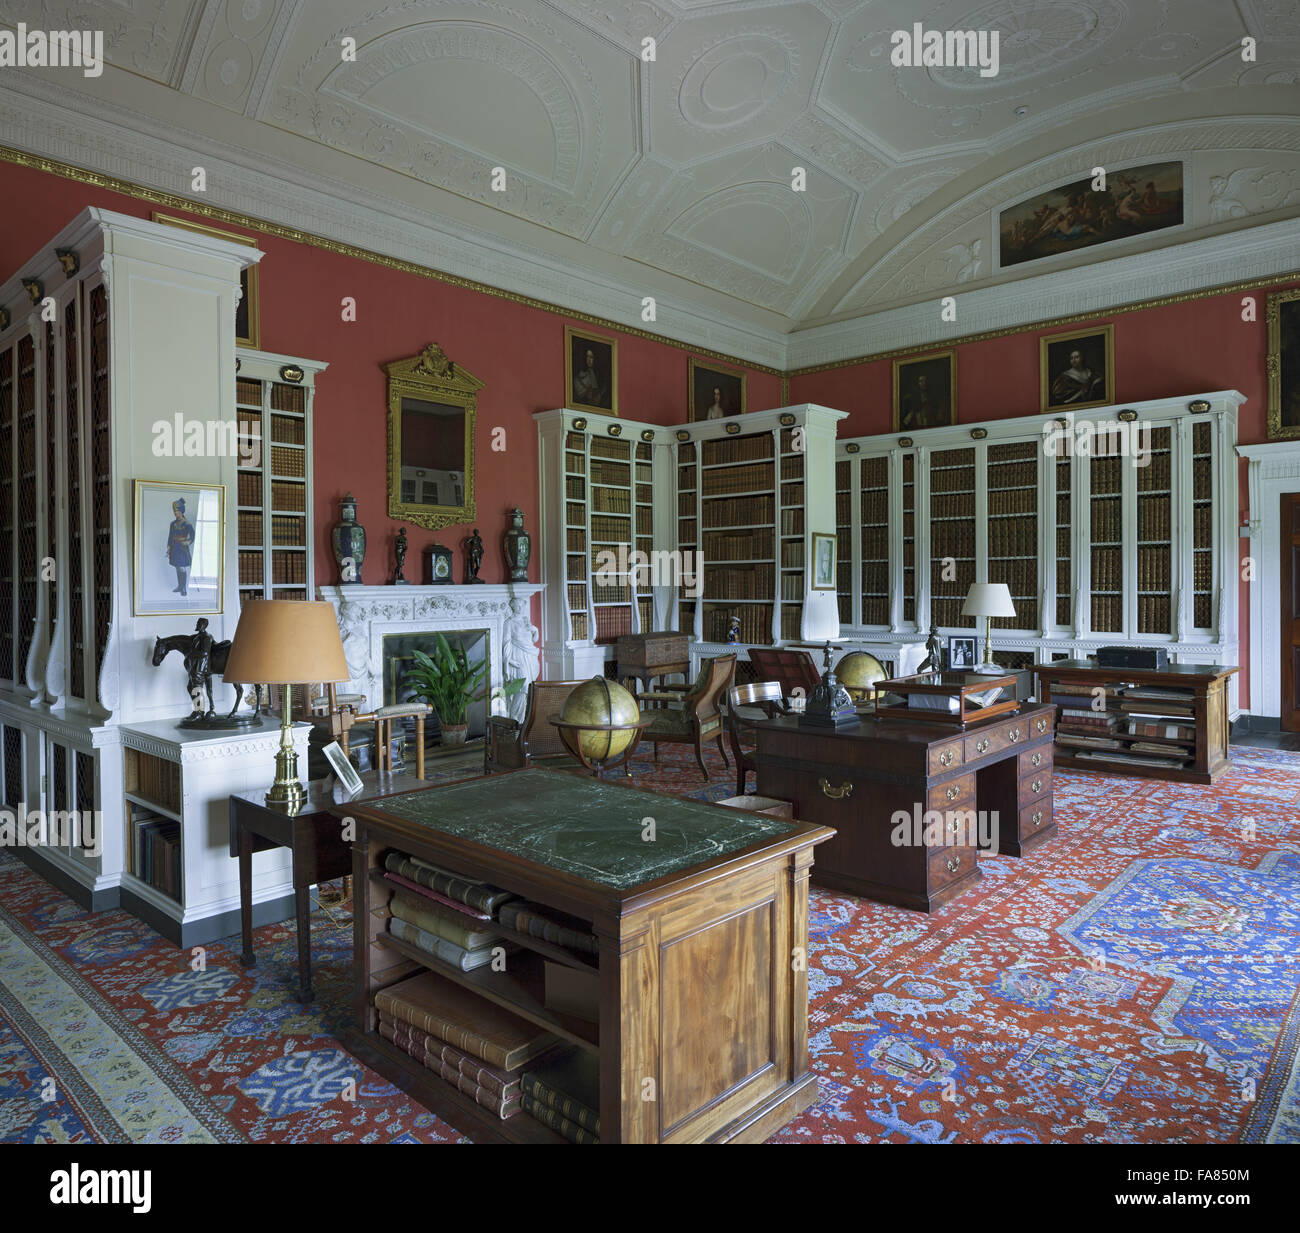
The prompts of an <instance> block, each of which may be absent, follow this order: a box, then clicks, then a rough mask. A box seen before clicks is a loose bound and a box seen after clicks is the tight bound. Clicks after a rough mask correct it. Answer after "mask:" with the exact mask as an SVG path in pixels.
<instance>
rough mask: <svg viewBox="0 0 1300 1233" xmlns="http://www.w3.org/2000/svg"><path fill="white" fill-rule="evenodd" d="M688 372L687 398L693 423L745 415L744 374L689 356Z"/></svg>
mask: <svg viewBox="0 0 1300 1233" xmlns="http://www.w3.org/2000/svg"><path fill="white" fill-rule="evenodd" d="M689 370H690V375H689V382H688V384H689V386H690V388H689V389H688V391H687V396H688V397H689V398H690V400H691V404H690V405H691V414H690V419H691V421H692V422H694V421H695V420H720V419H724V418H725V417H726V416H728V415H744V413H745V374H744V373H743V372H741V370H740V369H739V368H728V367H727V366H726V365H724V364H714V363H712V362H710V363H708V364H704V363H701V362H700V361H699V360H697V359H695V358H693V357H692V359H691V361H690V364H689Z"/></svg>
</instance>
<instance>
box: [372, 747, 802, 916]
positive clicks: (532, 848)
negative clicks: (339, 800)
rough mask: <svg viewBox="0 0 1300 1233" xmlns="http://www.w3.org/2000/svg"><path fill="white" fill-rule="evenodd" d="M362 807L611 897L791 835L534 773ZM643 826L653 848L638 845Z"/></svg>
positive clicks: (743, 818)
mask: <svg viewBox="0 0 1300 1233" xmlns="http://www.w3.org/2000/svg"><path fill="white" fill-rule="evenodd" d="M367 804H368V805H370V806H371V808H372V809H373V810H377V811H381V812H382V813H384V814H388V815H390V816H392V817H395V818H401V819H404V820H405V821H408V822H414V823H416V824H418V825H419V826H423V827H428V828H429V830H431V831H441V832H443V833H444V834H448V835H455V836H456V837H457V838H460V839H467V840H470V841H471V842H473V843H479V844H482V845H483V846H484V847H488V848H495V849H497V850H498V851H501V852H506V853H508V854H510V855H511V856H517V857H522V858H523V859H525V860H530V861H533V862H535V863H536V864H538V865H544V866H546V867H548V868H551V869H557V870H559V871H560V872H562V873H568V874H572V875H574V876H575V877H579V878H584V879H586V880H587V881H589V882H595V883H598V884H599V885H602V886H609V887H613V888H615V889H616V890H627V889H628V888H630V887H634V886H639V885H641V884H642V883H644V882H651V881H653V880H654V879H656V878H661V877H664V876H666V875H667V874H671V873H676V872H677V871H679V870H682V869H688V868H690V867H691V866H693V865H700V864H703V863H704V862H706V861H710V860H714V859H716V858H717V857H719V856H724V855H726V854H727V853H728V852H735V851H738V850H739V849H741V848H747V847H749V846H750V845H751V844H755V843H761V842H762V841H763V840H765V839H780V838H783V837H784V836H786V835H788V834H790V832H791V831H794V830H797V829H799V828H798V826H797V824H795V823H791V822H786V821H783V820H782V819H780V818H764V817H759V816H758V815H756V814H747V813H744V812H742V811H739V810H735V809H719V808H718V807H717V806H715V805H706V804H704V803H702V802H700V801H688V800H682V799H681V798H680V797H675V796H661V795H660V794H659V793H657V792H643V791H640V790H639V789H636V788H624V787H617V786H614V785H612V784H608V783H602V782H601V781H600V780H597V779H586V778H579V777H578V776H576V775H567V774H564V773H562V772H560V771H547V770H536V769H529V770H523V771H516V772H515V773H513V774H509V775H490V776H488V777H486V778H483V779H472V780H467V781H465V782H463V783H453V784H448V785H446V786H445V787H440V788H427V789H424V790H422V791H418V792H407V793H404V794H402V795H400V796H394V797H390V798H388V799H386V800H381V801H374V802H367ZM650 818H653V819H654V838H653V839H643V838H642V834H643V832H645V831H646V828H647V826H648V822H647V819H650Z"/></svg>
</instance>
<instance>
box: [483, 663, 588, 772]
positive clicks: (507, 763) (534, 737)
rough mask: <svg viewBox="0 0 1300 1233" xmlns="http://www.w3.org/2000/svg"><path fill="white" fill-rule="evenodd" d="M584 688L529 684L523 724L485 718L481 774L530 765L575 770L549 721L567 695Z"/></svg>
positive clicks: (575, 683)
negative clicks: (569, 767)
mask: <svg viewBox="0 0 1300 1233" xmlns="http://www.w3.org/2000/svg"><path fill="white" fill-rule="evenodd" d="M585 684H586V682H585V681H533V682H532V683H531V684H530V685H529V686H528V705H527V707H526V709H525V710H524V720H523V723H520V722H519V721H518V720H515V719H510V718H508V717H507V716H504V715H490V716H488V721H487V733H486V739H485V740H484V742H483V773H484V774H485V775H492V774H495V773H496V772H498V771H515V770H519V769H520V768H521V767H524V766H532V765H534V764H540V765H543V766H548V765H549V766H553V767H564V766H577V765H578V762H577V760H576V759H575V758H574V757H573V755H572V754H571V753H569V751H568V750H567V749H566V748H565V747H564V742H563V741H561V740H560V733H559V730H558V729H556V728H555V727H554V726H553V725H552V724H551V723H550V722H549V720H550V716H552V715H558V714H559V713H560V712H561V711H562V710H563V709H564V704H565V702H567V701H568V698H569V695H570V694H571V693H572V692H573V691H574V690H575V689H577V688H578V686H579V685H585Z"/></svg>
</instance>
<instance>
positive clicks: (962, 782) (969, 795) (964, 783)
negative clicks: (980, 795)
mask: <svg viewBox="0 0 1300 1233" xmlns="http://www.w3.org/2000/svg"><path fill="white" fill-rule="evenodd" d="M925 807H926V809H938V810H941V811H944V810H949V809H974V808H975V773H974V772H973V771H971V772H969V773H968V774H965V775H958V776H957V778H956V779H952V780H949V781H948V782H947V783H945V784H939V785H938V786H937V787H933V788H931V789H930V791H929V792H927V793H926V797H925Z"/></svg>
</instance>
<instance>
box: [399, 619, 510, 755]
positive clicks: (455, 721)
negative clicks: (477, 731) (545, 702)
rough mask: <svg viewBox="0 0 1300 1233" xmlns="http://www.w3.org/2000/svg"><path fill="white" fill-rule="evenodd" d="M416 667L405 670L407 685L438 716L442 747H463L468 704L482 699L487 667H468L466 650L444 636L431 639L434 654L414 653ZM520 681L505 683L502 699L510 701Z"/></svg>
mask: <svg viewBox="0 0 1300 1233" xmlns="http://www.w3.org/2000/svg"><path fill="white" fill-rule="evenodd" d="M411 656H412V658H413V659H414V660H415V663H414V665H413V666H412V667H410V668H408V669H407V672H406V683H407V684H408V685H409V686H410V688H411V692H412V693H414V694H415V696H416V697H417V698H419V699H420V700H421V701H423V702H427V703H428V704H429V705H430V706H431V707H432V708H433V710H434V712H435V714H437V716H438V725H439V727H440V728H441V730H442V743H443V744H444V745H463V744H464V743H465V737H466V736H467V735H468V733H469V723H468V722H467V719H466V712H467V711H468V709H469V704H470V703H471V702H474V701H477V700H478V699H480V698H482V697H483V696H484V695H483V682H484V679H485V678H486V677H487V663H486V661H485V662H483V663H481V664H471V663H470V662H469V656H468V655H466V654H465V648H464V647H460V646H455V647H454V646H452V645H451V643H450V642H448V641H447V638H446V635H444V634H439V633H435V634H434V635H433V654H432V655H428V654H426V653H425V652H424V651H419V650H413V651H412V652H411ZM523 683H524V682H523V681H522V680H513V681H506V682H505V684H504V685H502V687H501V693H502V695H503V696H504V697H506V698H510V697H513V696H514V695H515V694H516V693H518V692H519V690H520V688H521V687H522V686H523Z"/></svg>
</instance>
